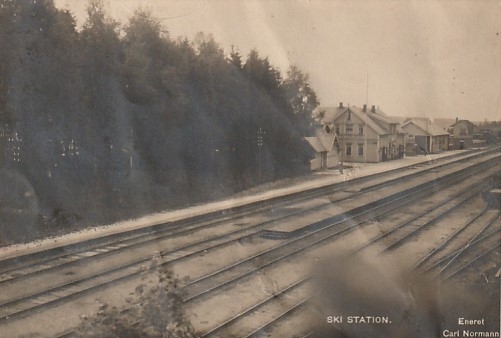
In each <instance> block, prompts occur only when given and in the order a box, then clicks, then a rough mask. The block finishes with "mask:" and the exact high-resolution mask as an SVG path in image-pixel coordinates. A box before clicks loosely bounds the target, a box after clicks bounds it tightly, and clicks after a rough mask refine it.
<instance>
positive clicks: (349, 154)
mask: <svg viewBox="0 0 501 338" xmlns="http://www.w3.org/2000/svg"><path fill="white" fill-rule="evenodd" d="M346 155H348V156H351V143H346Z"/></svg>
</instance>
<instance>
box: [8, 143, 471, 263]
mask: <svg viewBox="0 0 501 338" xmlns="http://www.w3.org/2000/svg"><path fill="white" fill-rule="evenodd" d="M463 152H467V151H466V150H456V151H448V152H445V153H441V154H431V155H426V156H414V157H405V158H402V159H398V160H393V161H389V162H381V163H350V164H349V165H350V166H351V168H345V169H343V171H342V173H341V172H340V170H338V169H328V170H324V171H320V172H316V173H313V174H311V175H308V176H305V177H299V178H294V179H291V180H283V181H279V182H274V183H268V184H265V185H263V186H261V187H257V188H253V189H251V190H249V191H246V192H242V193H239V194H237V195H235V196H232V197H229V198H227V199H225V200H221V201H216V202H209V203H206V204H201V205H195V206H191V207H188V208H184V209H179V210H170V211H165V212H161V213H156V214H152V215H147V216H144V217H140V218H137V219H132V220H127V221H122V222H117V223H114V224H108V225H102V226H96V227H92V228H89V229H85V230H81V231H78V232H75V233H70V234H66V235H63V236H60V237H51V238H46V239H43V240H37V241H34V242H31V243H25V244H15V245H11V246H6V247H2V248H0V260H2V259H7V258H11V257H16V256H18V255H19V254H21V253H22V254H30V253H36V252H38V251H44V250H48V249H52V248H57V247H60V246H64V245H70V244H73V243H78V242H82V241H87V240H92V239H94V238H98V237H103V236H109V235H113V234H119V233H123V232H127V231H132V230H136V229H140V228H144V227H148V226H153V225H156V224H161V223H165V222H174V221H179V220H182V219H185V218H189V217H193V216H199V215H204V214H206V213H211V212H217V211H222V210H226V209H229V208H235V207H239V206H242V205H246V204H249V203H252V202H256V201H266V200H269V199H272V198H277V197H280V196H286V195H289V194H293V193H298V192H301V191H304V190H308V189H314V188H317V187H321V186H324V185H327V184H333V183H340V182H345V181H349V180H352V179H355V178H359V177H364V176H369V175H374V174H378V173H382V172H386V171H389V170H392V169H397V168H403V167H410V168H412V167H415V166H420V165H425V164H426V163H430V162H433V161H434V160H437V159H440V158H445V157H451V156H454V155H458V154H461V153H463Z"/></svg>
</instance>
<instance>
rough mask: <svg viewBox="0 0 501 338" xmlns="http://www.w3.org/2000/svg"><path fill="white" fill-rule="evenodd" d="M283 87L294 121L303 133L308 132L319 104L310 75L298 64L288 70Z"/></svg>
mask: <svg viewBox="0 0 501 338" xmlns="http://www.w3.org/2000/svg"><path fill="white" fill-rule="evenodd" d="M281 88H282V90H283V92H284V95H285V98H286V100H287V103H288V104H289V105H290V107H291V109H292V114H293V121H294V122H295V124H296V126H297V127H298V128H299V130H301V131H302V132H303V133H308V132H309V131H310V129H311V125H312V123H313V118H314V117H313V111H314V110H315V108H316V107H317V106H318V105H319V102H318V99H317V95H316V93H315V91H314V90H313V89H312V88H311V86H310V84H309V82H308V75H305V74H303V73H302V72H301V71H300V70H299V68H298V67H297V66H291V67H290V68H289V69H288V70H287V76H286V78H285V80H284V81H283V83H282V85H281Z"/></svg>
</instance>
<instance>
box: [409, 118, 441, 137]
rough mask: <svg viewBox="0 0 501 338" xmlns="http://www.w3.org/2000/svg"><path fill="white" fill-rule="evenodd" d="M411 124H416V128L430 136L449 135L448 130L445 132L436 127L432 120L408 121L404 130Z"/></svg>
mask: <svg viewBox="0 0 501 338" xmlns="http://www.w3.org/2000/svg"><path fill="white" fill-rule="evenodd" d="M410 123H412V124H414V125H415V126H416V127H418V128H419V129H421V130H422V131H423V132H424V133H425V134H426V135H430V136H440V135H449V133H448V132H447V130H444V129H442V128H440V127H438V126H436V125H434V124H433V123H432V122H431V121H430V120H428V122H426V121H422V120H411V121H407V122H406V123H405V124H404V125H403V126H402V128H403V129H405V127H406V126H407V125H409V124H410Z"/></svg>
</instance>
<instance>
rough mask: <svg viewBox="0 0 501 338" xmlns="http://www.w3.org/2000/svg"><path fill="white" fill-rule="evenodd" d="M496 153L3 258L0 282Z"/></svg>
mask: <svg viewBox="0 0 501 338" xmlns="http://www.w3.org/2000/svg"><path fill="white" fill-rule="evenodd" d="M497 150H498V149H497V148H494V149H489V150H486V151H482V152H471V153H467V154H460V155H454V156H450V157H446V158H442V159H439V160H435V161H434V162H436V164H432V167H429V168H428V167H427V165H429V164H430V163H425V164H418V165H412V166H407V167H403V168H398V169H394V170H391V171H388V172H385V173H378V174H374V175H369V176H365V177H361V178H356V179H353V180H350V181H348V182H341V183H334V184H329V185H326V186H322V187H319V188H314V189H310V190H306V191H302V192H299V193H293V194H289V195H287V196H280V197H276V198H270V199H266V200H263V201H258V202H255V203H250V204H246V205H243V206H237V207H233V208H228V209H223V210H218V211H214V212H210V213H206V214H203V215H198V216H194V217H189V218H187V219H183V220H179V221H174V222H166V223H161V224H157V225H152V226H147V227H143V228H141V229H136V230H130V231H127V232H124V233H119V234H113V235H107V236H103V237H100V238H96V239H92V240H87V241H84V242H79V243H75V244H69V245H65V246H60V247H57V248H53V249H49V250H44V251H41V252H35V253H31V254H26V255H19V256H16V257H12V258H8V259H3V260H0V274H1V276H0V281H2V280H5V279H6V277H5V276H6V275H8V274H9V272H16V275H19V273H20V272H19V270H20V268H25V269H27V270H28V271H33V270H30V268H31V269H36V268H37V267H46V266H47V267H51V266H53V265H60V264H64V263H69V262H74V261H76V260H78V259H82V258H86V257H93V256H98V255H106V254H109V253H112V252H118V251H121V250H126V249H128V248H130V247H133V246H135V245H144V244H146V243H148V242H152V241H158V240H159V239H161V238H164V237H169V236H186V235H189V234H191V233H193V232H195V231H199V230H201V229H204V228H211V227H215V226H217V225H218V224H220V223H222V222H225V221H228V220H232V219H238V218H243V217H245V216H247V215H249V214H253V213H256V212H262V211H263V210H270V208H273V207H275V208H277V207H279V206H281V205H286V204H290V203H293V202H297V201H304V200H308V199H312V198H315V197H319V196H325V195H327V194H330V193H334V192H340V191H343V190H344V189H345V188H347V187H352V186H353V185H356V184H360V183H364V182H372V181H374V180H375V179H380V181H378V182H376V183H371V186H370V187H365V191H369V190H371V189H372V190H376V189H378V188H381V187H382V186H386V187H387V186H389V185H391V184H392V182H393V183H397V182H398V181H399V180H400V179H401V178H402V177H407V178H411V177H415V176H419V175H422V173H423V172H425V171H431V170H437V169H440V168H442V167H444V166H447V165H450V164H453V163H456V162H457V161H464V160H466V159H468V160H471V159H475V158H477V157H479V156H483V155H485V154H489V153H495V152H496V151H497ZM409 168H413V169H417V168H421V170H416V171H415V172H413V173H411V174H409V173H408V170H409ZM394 174H397V176H396V177H394V178H393V180H388V178H387V177H388V176H389V175H394ZM358 189H360V188H358ZM356 190H357V189H355V192H352V193H351V194H350V193H348V195H349V196H345V197H344V199H347V198H349V197H353V196H356V195H357V192H356ZM358 193H360V191H358ZM339 200H341V199H338V200H337V201H339ZM324 205H325V204H324ZM319 207H321V206H319ZM7 279H8V278H7Z"/></svg>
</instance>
